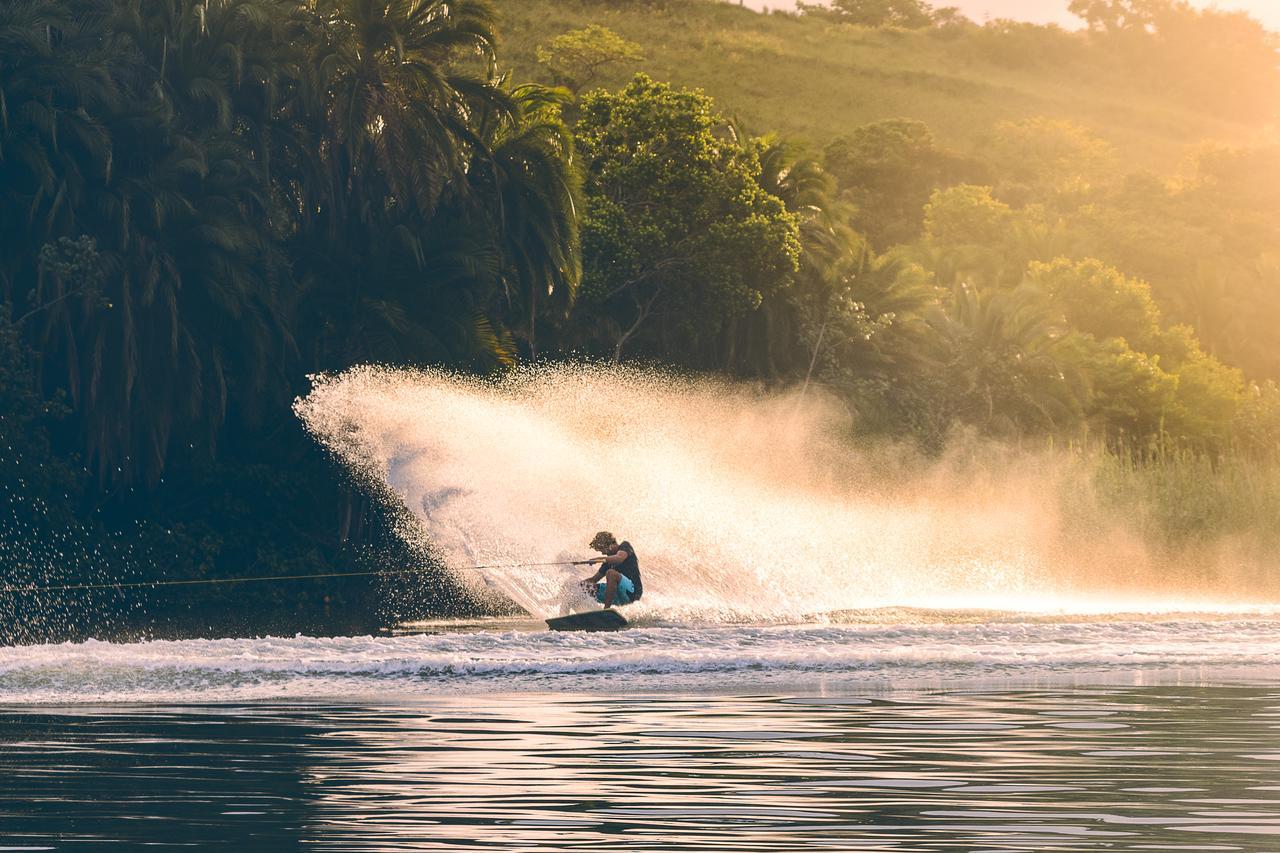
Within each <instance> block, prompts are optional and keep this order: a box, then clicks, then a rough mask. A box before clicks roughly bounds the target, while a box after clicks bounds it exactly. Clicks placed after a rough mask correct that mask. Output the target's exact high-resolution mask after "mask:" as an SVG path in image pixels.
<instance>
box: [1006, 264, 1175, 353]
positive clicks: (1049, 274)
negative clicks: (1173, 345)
mask: <svg viewBox="0 0 1280 853" xmlns="http://www.w3.org/2000/svg"><path fill="white" fill-rule="evenodd" d="M1027 279H1028V281H1029V282H1030V283H1032V284H1034V285H1035V286H1036V287H1038V288H1040V289H1041V290H1043V291H1045V292H1046V293H1048V294H1049V296H1050V297H1052V298H1053V300H1054V302H1055V303H1056V304H1057V305H1058V307H1059V308H1060V309H1061V310H1062V311H1063V313H1064V314H1065V315H1066V320H1067V322H1068V323H1069V324H1070V325H1071V326H1072V328H1074V329H1077V330H1078V331H1081V332H1084V333H1086V334H1089V335H1092V336H1093V337H1094V338H1096V339H1097V340H1099V341H1105V340H1107V339H1108V338H1121V339H1123V340H1124V341H1125V342H1127V343H1128V344H1129V345H1130V346H1132V347H1134V348H1136V349H1138V350H1141V351H1143V352H1159V345H1158V341H1159V338H1160V309H1159V308H1157V307H1156V304H1155V302H1154V301H1153V300H1152V298H1151V287H1150V285H1148V284H1147V283H1146V282H1142V281H1136V280H1134V279H1131V278H1129V277H1127V276H1125V275H1124V274H1123V273H1121V272H1120V271H1119V270H1117V269H1115V268H1114V267H1109V266H1107V265H1106V264H1104V263H1102V262H1101V261H1098V260H1094V259H1093V258H1087V259H1085V260H1083V261H1072V260H1069V259H1067V258H1058V259H1056V260H1054V261H1052V262H1051V263H1047V264H1046V263H1041V262H1038V261H1032V262H1031V265H1030V267H1029V268H1028V269H1027Z"/></svg>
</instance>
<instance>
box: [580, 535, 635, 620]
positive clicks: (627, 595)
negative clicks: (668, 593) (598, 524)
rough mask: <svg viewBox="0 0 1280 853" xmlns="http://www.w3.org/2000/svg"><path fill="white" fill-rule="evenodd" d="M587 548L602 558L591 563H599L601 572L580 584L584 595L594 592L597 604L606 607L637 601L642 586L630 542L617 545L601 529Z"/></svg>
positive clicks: (612, 537)
mask: <svg viewBox="0 0 1280 853" xmlns="http://www.w3.org/2000/svg"><path fill="white" fill-rule="evenodd" d="M588 547H590V548H592V549H593V550H596V551H599V552H600V553H601V554H604V556H603V557H595V558H593V559H592V560H591V561H590V562H592V563H596V562H598V563H600V571H598V572H596V573H595V574H594V575H592V576H591V577H589V578H587V579H586V580H584V581H583V582H582V586H583V587H584V588H585V589H586V590H587V594H591V593H593V592H594V593H595V597H596V601H598V602H600V603H601V604H603V605H604V606H605V607H613V605H615V604H617V605H619V606H621V605H623V604H630V603H631V602H633V601H639V599H640V596H641V595H643V594H644V584H643V583H641V582H640V561H639V560H637V559H636V551H635V549H634V548H632V547H631V543H630V542H622V543H619V542H618V540H617V539H615V538H614V536H613V534H612V533H610V532H608V531H607V530H602V531H600V532H599V533H597V534H596V535H595V538H594V539H592V540H591V544H590V545H589V546H588ZM593 587H594V589H593Z"/></svg>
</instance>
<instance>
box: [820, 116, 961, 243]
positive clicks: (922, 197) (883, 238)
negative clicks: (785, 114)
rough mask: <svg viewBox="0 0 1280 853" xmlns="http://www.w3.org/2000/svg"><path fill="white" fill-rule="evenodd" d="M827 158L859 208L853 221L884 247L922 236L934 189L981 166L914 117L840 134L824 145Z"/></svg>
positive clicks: (882, 122)
mask: <svg viewBox="0 0 1280 853" xmlns="http://www.w3.org/2000/svg"><path fill="white" fill-rule="evenodd" d="M823 163H824V165H825V167H826V169H827V171H828V172H830V173H831V174H832V175H833V176H834V177H835V178H836V180H838V181H839V183H840V189H841V191H842V193H843V194H844V196H845V198H847V199H848V201H849V202H850V203H852V204H853V205H854V206H855V208H856V213H855V214H854V218H853V223H854V226H855V227H856V228H857V229H858V230H859V231H860V232H862V233H863V234H865V235H867V238H868V239H869V240H870V241H871V243H872V245H873V246H876V247H877V248H878V249H881V250H884V249H887V248H889V247H890V246H893V245H897V244H899V243H906V242H910V241H911V240H914V239H915V238H916V237H918V236H919V235H920V231H921V226H922V224H923V218H924V206H925V204H926V203H927V202H928V201H929V196H930V194H932V193H933V191H934V190H936V189H939V188H941V187H944V186H948V185H951V184H956V183H961V182H963V181H964V180H965V179H966V178H967V177H969V176H972V175H975V174H976V173H977V172H978V171H979V167H978V166H977V164H975V163H972V162H970V161H966V160H964V159H963V158H961V157H959V156H957V155H955V154H952V153H951V152H948V151H946V150H944V149H942V148H940V147H939V146H938V145H937V144H936V142H935V141H934V138H933V134H932V133H931V132H930V131H929V128H928V127H927V126H926V125H925V124H924V123H923V122H919V121H914V120H911V119H888V120H886V121H879V122H874V123H872V124H868V125H864V126H863V127H860V128H858V129H857V130H855V131H854V132H853V133H852V134H850V135H849V136H847V137H839V138H837V139H835V140H834V141H832V142H831V143H830V144H828V145H827V147H826V148H825V149H824V151H823Z"/></svg>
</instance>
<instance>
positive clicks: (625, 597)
mask: <svg viewBox="0 0 1280 853" xmlns="http://www.w3.org/2000/svg"><path fill="white" fill-rule="evenodd" d="M604 590H605V582H604V581H600V582H599V583H597V584H596V601H598V602H600V603H601V604H604ZM635 600H636V585H635V584H634V583H632V581H631V578H629V577H627V576H626V575H623V576H622V577H620V578H618V594H617V595H616V596H614V599H613V603H614V604H630V603H631V602H633V601H635Z"/></svg>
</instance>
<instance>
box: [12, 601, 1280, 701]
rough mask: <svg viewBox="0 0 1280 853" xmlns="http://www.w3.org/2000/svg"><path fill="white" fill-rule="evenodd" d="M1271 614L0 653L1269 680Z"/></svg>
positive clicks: (348, 696)
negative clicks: (1243, 675) (1232, 674)
mask: <svg viewBox="0 0 1280 853" xmlns="http://www.w3.org/2000/svg"><path fill="white" fill-rule="evenodd" d="M1277 629H1280V621H1277V620H1275V619H1259V618H1247V619H1229V618H1218V619H1212V620H1191V619H1181V618H1174V619H1169V620H1167V621H1150V620H1149V619H1143V620H1142V621H1103V622H1097V621H1092V622H1090V621H1085V622H1082V621H1070V622H1054V621H1044V620H1039V621H1028V622H1009V621H1002V622H978V623H952V624H920V625H903V624H896V625H855V626H851V625H815V626H787V627H783V626H776V627H766V626H736V627H728V626H702V627H648V628H644V627H641V628H633V629H630V630H627V631H623V632H619V633H614V634H609V635H599V634H558V633H553V632H545V631H538V632H529V631H500V632H499V631H492V632H490V631H479V632H467V633H449V634H434V635H412V636H400V637H349V638H313V637H303V636H299V637H292V638H260V639H220V640H182V641H153V642H143V643H106V642H99V641H90V642H86V643H74V644H73V643H67V644H59V645H45V646H27V647H17V648H3V649H0V703H3V704H22V705H29V704H49V703H85V702H89V703H94V702H119V701H138V702H166V703H167V702H211V701H243V700H257V699H288V700H306V699H319V698H330V697H342V698H343V699H344V701H347V700H349V701H361V700H378V701H380V700H384V699H388V698H390V697H413V696H434V695H445V694H456V693H459V692H468V691H489V690H503V691H519V690H535V691H541V690H575V691H593V690H608V691H619V690H655V691H661V690H668V689H677V690H678V689H697V690H699V691H723V690H729V691H751V690H756V689H766V688H767V687H768V686H769V685H771V684H780V683H785V684H788V685H790V686H792V687H793V688H794V687H797V686H798V687H802V688H803V687H806V686H807V687H809V688H813V687H817V686H825V687H830V686H841V685H844V686H846V687H847V686H860V687H865V686H867V685H868V684H871V683H875V684H879V685H910V684H920V683H926V682H937V681H940V680H941V681H952V680H957V679H972V678H980V679H998V680H1015V681H1028V680H1038V679H1045V678H1062V677H1074V678H1079V679H1082V680H1086V681H1087V680H1088V679H1089V678H1091V677H1095V676H1097V675H1098V674H1105V673H1124V674H1126V677H1129V676H1133V677H1139V676H1141V674H1142V673H1151V672H1161V671H1170V670H1177V671H1181V672H1193V673H1195V674H1196V676H1195V677H1199V678H1203V677H1210V676H1212V674H1213V673H1215V672H1226V671H1229V670H1230V671H1243V670H1247V671H1249V672H1251V673H1253V674H1254V675H1256V676H1260V677H1267V678H1275V677H1276V676H1278V675H1280V630H1277Z"/></svg>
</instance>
